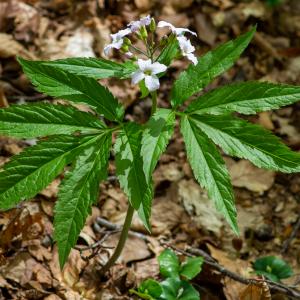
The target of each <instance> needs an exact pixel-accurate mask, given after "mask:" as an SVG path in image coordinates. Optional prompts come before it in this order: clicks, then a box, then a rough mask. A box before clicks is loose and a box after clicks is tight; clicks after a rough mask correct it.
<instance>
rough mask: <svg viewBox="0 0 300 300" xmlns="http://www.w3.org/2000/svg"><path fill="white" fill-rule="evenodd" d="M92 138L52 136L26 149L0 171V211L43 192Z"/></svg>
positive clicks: (93, 138)
mask: <svg viewBox="0 0 300 300" xmlns="http://www.w3.org/2000/svg"><path fill="white" fill-rule="evenodd" d="M94 140H95V136H86V137H83V138H82V137H77V136H69V135H60V136H52V137H50V138H49V139H48V140H45V141H41V142H39V143H38V144H37V145H35V146H32V147H29V148H26V149H25V150H24V151H23V152H21V153H20V154H18V155H15V156H14V157H13V158H12V159H11V161H10V162H8V163H7V164H5V165H4V169H3V170H2V171H1V172H0V209H9V208H11V207H13V206H14V205H15V204H17V203H18V202H20V201H22V200H26V199H30V198H31V197H34V196H35V195H36V194H37V193H38V192H39V191H41V190H42V189H44V188H45V187H46V186H47V185H48V184H49V183H50V182H51V181H52V180H53V179H54V178H55V177H56V176H57V175H58V174H59V173H61V172H62V170H63V168H64V167H65V166H66V165H67V164H69V163H70V162H71V161H72V160H73V159H74V158H75V157H76V155H78V154H79V153H80V152H81V151H83V150H84V149H85V148H86V147H88V146H89V145H90V144H92V143H93V142H94Z"/></svg>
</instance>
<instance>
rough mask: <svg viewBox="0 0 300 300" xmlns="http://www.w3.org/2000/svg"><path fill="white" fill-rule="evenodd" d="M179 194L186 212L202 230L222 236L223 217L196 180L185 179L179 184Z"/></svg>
mask: <svg viewBox="0 0 300 300" xmlns="http://www.w3.org/2000/svg"><path fill="white" fill-rule="evenodd" d="M178 194H179V198H180V201H181V202H182V204H183V206H184V208H185V210H186V211H187V213H188V214H189V215H190V216H191V218H192V220H193V221H194V222H195V223H196V224H197V225H198V226H199V227H200V228H201V229H203V230H208V231H211V232H213V233H215V234H216V235H217V236H220V235H221V228H222V227H223V225H224V224H223V217H222V216H221V214H220V213H218V212H217V210H216V208H215V206H214V203H213V201H211V200H210V199H209V198H208V196H207V193H206V191H205V190H203V189H201V187H200V186H199V185H198V184H196V183H195V181H194V180H185V179H184V180H181V181H180V182H179V183H178Z"/></svg>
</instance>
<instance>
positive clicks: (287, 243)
mask: <svg viewBox="0 0 300 300" xmlns="http://www.w3.org/2000/svg"><path fill="white" fill-rule="evenodd" d="M299 230H300V214H299V216H298V219H297V221H296V224H295V225H294V228H293V231H292V233H291V235H290V236H289V238H288V239H287V240H285V241H284V243H283V246H282V250H281V253H286V252H287V250H288V249H289V246H290V244H291V242H292V240H293V239H294V238H295V237H296V235H297V233H298V231H299Z"/></svg>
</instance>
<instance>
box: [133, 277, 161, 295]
mask: <svg viewBox="0 0 300 300" xmlns="http://www.w3.org/2000/svg"><path fill="white" fill-rule="evenodd" d="M138 291H139V292H140V293H144V294H148V295H150V296H152V297H153V299H157V297H159V296H160V295H161V293H162V287H161V286H160V283H159V282H157V281H156V280H153V279H147V280H145V281H143V282H142V284H141V285H140V286H139V288H138Z"/></svg>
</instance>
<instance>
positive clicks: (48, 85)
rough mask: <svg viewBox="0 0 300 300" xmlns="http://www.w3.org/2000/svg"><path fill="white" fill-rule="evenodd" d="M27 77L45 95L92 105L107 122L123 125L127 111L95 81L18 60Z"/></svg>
mask: <svg viewBox="0 0 300 300" xmlns="http://www.w3.org/2000/svg"><path fill="white" fill-rule="evenodd" d="M19 62H20V64H21V65H22V67H23V70H24V72H25V74H26V75H27V76H28V78H29V79H30V80H31V82H32V83H33V84H34V85H35V86H36V88H37V89H38V90H39V91H40V92H43V93H46V94H48V95H50V96H52V97H56V98H63V99H66V100H69V101H73V102H79V103H84V104H87V105H89V106H90V107H91V108H93V109H94V110H95V111H96V112H97V113H99V114H100V115H104V116H105V117H106V118H107V119H108V120H111V121H120V120H122V118H123V114H124V109H123V107H122V106H121V104H119V103H118V101H117V99H116V98H115V97H114V96H113V95H112V93H111V92H110V91H109V90H108V89H107V88H105V87H103V86H102V85H100V84H99V83H98V82H97V81H96V80H94V79H92V78H88V77H84V76H79V75H74V74H71V73H68V72H65V71H62V70H59V69H57V68H54V67H52V66H48V65H44V64H43V63H41V62H37V61H28V60H24V59H22V58H19Z"/></svg>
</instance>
